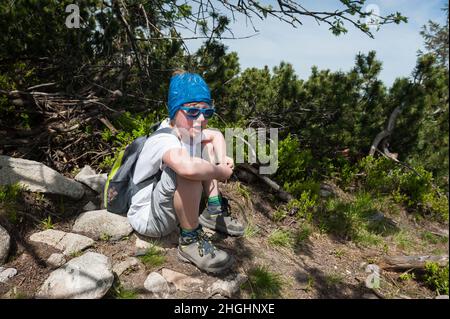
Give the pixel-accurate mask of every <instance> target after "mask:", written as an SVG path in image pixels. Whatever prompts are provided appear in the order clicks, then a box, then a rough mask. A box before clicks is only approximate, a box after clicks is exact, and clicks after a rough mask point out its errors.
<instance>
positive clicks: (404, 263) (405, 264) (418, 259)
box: [381, 255, 448, 270]
mask: <svg viewBox="0 0 450 319" xmlns="http://www.w3.org/2000/svg"><path fill="white" fill-rule="evenodd" d="M428 262H434V263H438V264H439V265H440V266H446V265H448V255H441V256H436V255H434V256H432V255H430V256H392V257H385V258H384V261H383V263H382V264H381V267H382V268H383V269H390V270H403V269H424V268H425V265H426V263H428Z"/></svg>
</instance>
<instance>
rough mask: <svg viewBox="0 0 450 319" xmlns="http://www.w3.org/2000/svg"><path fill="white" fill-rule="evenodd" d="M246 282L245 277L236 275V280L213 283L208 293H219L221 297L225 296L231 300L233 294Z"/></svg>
mask: <svg viewBox="0 0 450 319" xmlns="http://www.w3.org/2000/svg"><path fill="white" fill-rule="evenodd" d="M246 281H247V276H245V275H242V274H238V275H237V276H236V278H234V279H231V280H220V279H219V280H217V281H216V282H214V283H213V284H212V285H211V287H208V289H207V291H208V293H210V294H211V293H215V292H217V293H219V294H221V295H222V296H226V297H228V298H232V297H233V295H234V294H236V293H237V292H238V291H239V290H240V288H241V285H242V284H243V283H244V282H246Z"/></svg>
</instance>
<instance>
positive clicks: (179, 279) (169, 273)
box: [162, 268, 203, 292]
mask: <svg viewBox="0 0 450 319" xmlns="http://www.w3.org/2000/svg"><path fill="white" fill-rule="evenodd" d="M162 275H163V277H164V278H165V279H166V280H167V281H168V282H170V283H172V284H174V285H175V288H176V289H177V290H181V291H187V292H192V291H193V290H194V289H197V288H200V291H202V290H203V289H202V287H201V285H203V280H201V279H198V278H193V277H190V276H187V275H185V274H182V273H179V272H176V271H173V270H170V269H167V268H163V269H162Z"/></svg>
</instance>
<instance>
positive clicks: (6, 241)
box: [0, 225, 10, 265]
mask: <svg viewBox="0 0 450 319" xmlns="http://www.w3.org/2000/svg"><path fill="white" fill-rule="evenodd" d="M9 246H10V237H9V234H8V232H7V231H6V229H4V228H3V227H2V226H1V225H0V265H2V264H3V263H4V262H6V258H8V253H9Z"/></svg>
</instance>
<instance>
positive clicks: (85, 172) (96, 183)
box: [75, 165, 107, 194]
mask: <svg viewBox="0 0 450 319" xmlns="http://www.w3.org/2000/svg"><path fill="white" fill-rule="evenodd" d="M106 179H107V174H96V173H95V171H94V170H93V169H92V168H91V167H90V166H89V165H86V166H85V167H83V169H82V170H81V171H80V172H79V173H78V174H77V175H76V176H75V180H76V181H78V182H80V183H83V184H84V185H86V186H88V187H89V188H91V189H92V190H94V191H96V192H97V193H100V194H101V193H103V188H104V187H105V183H106Z"/></svg>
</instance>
